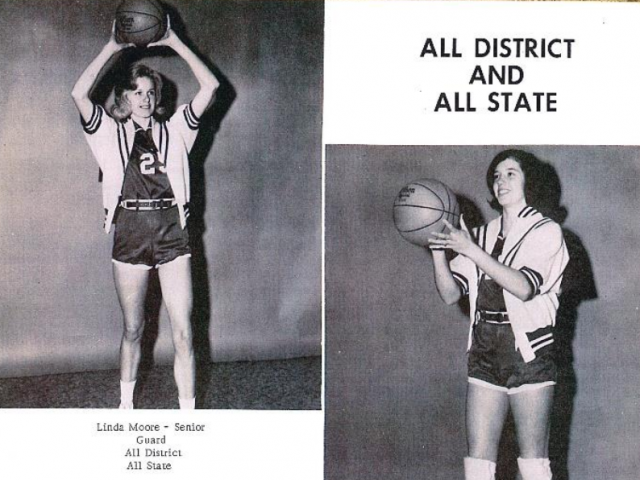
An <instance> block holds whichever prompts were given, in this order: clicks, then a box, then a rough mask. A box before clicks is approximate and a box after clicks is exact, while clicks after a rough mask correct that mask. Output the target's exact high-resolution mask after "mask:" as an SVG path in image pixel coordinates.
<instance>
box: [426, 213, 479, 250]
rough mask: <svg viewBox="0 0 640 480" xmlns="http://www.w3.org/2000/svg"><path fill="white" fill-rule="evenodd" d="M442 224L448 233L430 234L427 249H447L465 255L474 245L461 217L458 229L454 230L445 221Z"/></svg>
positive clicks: (461, 216)
mask: <svg viewBox="0 0 640 480" xmlns="http://www.w3.org/2000/svg"><path fill="white" fill-rule="evenodd" d="M444 224H445V225H446V227H447V228H448V229H449V233H440V232H431V235H432V237H431V238H430V239H429V248H431V249H432V250H442V249H449V250H453V251H454V252H457V253H459V254H461V255H466V253H468V252H469V250H470V249H471V248H473V246H474V245H475V244H474V243H473V239H472V238H471V234H470V233H469V229H468V228H467V225H466V223H465V222H464V218H463V215H460V229H457V228H455V227H454V226H453V225H451V223H449V222H448V221H446V220H444Z"/></svg>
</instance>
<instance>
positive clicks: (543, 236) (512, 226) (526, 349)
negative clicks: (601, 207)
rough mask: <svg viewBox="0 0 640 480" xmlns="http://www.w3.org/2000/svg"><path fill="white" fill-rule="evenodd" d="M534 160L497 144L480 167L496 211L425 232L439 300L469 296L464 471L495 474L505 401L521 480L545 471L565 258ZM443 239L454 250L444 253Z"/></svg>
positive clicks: (470, 477) (474, 478) (470, 479)
mask: <svg viewBox="0 0 640 480" xmlns="http://www.w3.org/2000/svg"><path fill="white" fill-rule="evenodd" d="M540 165H541V162H540V161H539V160H538V159H537V158H536V157H535V156H533V155H531V154H529V153H527V152H523V151H521V150H507V151H504V152H501V153H500V154H498V155H497V156H496V157H495V158H494V159H493V161H492V162H491V164H490V166H489V169H488V171H487V177H486V180H487V186H488V187H489V190H490V191H491V192H492V194H493V201H492V206H494V207H495V208H496V209H498V210H499V211H501V212H502V214H501V215H500V216H499V217H498V218H496V219H494V220H493V221H491V222H489V223H488V224H487V225H484V226H482V227H479V228H477V229H474V230H473V232H469V230H468V229H467V228H466V226H465V224H464V220H463V219H462V218H461V228H460V229H456V228H454V227H453V226H452V225H451V224H448V223H447V226H448V228H449V233H433V234H432V238H431V239H430V240H429V247H430V248H431V250H432V253H433V263H434V272H435V281H436V286H437V289H438V292H439V294H440V296H441V297H442V299H443V300H444V302H445V303H447V304H449V305H451V304H454V303H456V302H457V301H458V300H459V299H460V298H461V297H462V296H463V295H467V296H468V297H469V303H470V311H471V329H470V333H469V356H468V385H467V407H466V427H467V443H468V457H466V458H465V461H464V467H465V468H464V470H465V479H466V480H491V479H493V478H495V470H496V462H497V456H498V445H499V442H500V437H501V433H502V428H503V425H504V421H505V418H506V415H507V413H508V410H509V408H510V409H511V412H512V414H513V417H514V421H515V424H516V430H517V439H518V445H519V448H520V457H519V458H518V467H519V470H520V473H521V475H522V478H523V480H548V479H551V469H550V464H549V458H548V457H549V452H548V444H549V428H550V414H551V407H552V403H553V393H554V385H555V380H556V364H555V360H554V356H553V341H554V340H553V326H554V324H555V316H556V312H557V309H558V295H559V293H560V283H561V280H562V274H563V271H564V269H565V267H566V265H567V262H568V260H569V255H568V252H567V248H566V246H565V243H564V239H563V235H562V230H561V228H560V226H559V225H558V224H557V223H555V222H554V221H553V220H551V219H549V218H547V217H545V216H544V215H542V214H541V213H540V212H539V211H538V210H537V209H536V206H537V204H538V201H539V200H540V199H541V197H540V195H541V191H542V189H541V188H539V187H540V186H541V184H540V183H539V182H542V181H544V179H543V178H541V177H540V176H539V175H538V174H537V172H539V171H540V168H539V167H540ZM446 249H450V250H453V251H454V252H456V253H457V254H458V255H457V256H456V257H455V258H454V259H453V260H452V261H451V262H449V261H448V260H447V258H446V256H445V251H444V250H446Z"/></svg>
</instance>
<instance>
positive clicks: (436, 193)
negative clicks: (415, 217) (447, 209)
mask: <svg viewBox="0 0 640 480" xmlns="http://www.w3.org/2000/svg"><path fill="white" fill-rule="evenodd" d="M413 184H414V185H420V186H421V187H422V188H426V189H427V190H429V191H430V192H431V193H433V194H434V195H435V197H436V198H437V199H438V201H439V202H440V204H441V205H442V209H443V210H444V202H443V201H442V199H441V198H440V195H438V192H436V191H435V190H433V189H432V188H429V187H427V186H426V185H423V184H422V183H418V182H413ZM445 189H446V187H445Z"/></svg>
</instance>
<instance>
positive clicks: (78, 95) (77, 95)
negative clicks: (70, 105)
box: [71, 87, 89, 102]
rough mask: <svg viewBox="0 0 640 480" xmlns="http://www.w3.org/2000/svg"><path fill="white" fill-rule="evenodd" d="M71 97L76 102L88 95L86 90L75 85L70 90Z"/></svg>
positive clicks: (86, 97) (85, 98)
mask: <svg viewBox="0 0 640 480" xmlns="http://www.w3.org/2000/svg"><path fill="white" fill-rule="evenodd" d="M71 98H72V99H73V100H75V101H76V102H78V101H82V100H87V99H88V98H89V95H88V94H87V92H85V91H81V90H80V89H78V88H77V87H74V89H73V90H71Z"/></svg>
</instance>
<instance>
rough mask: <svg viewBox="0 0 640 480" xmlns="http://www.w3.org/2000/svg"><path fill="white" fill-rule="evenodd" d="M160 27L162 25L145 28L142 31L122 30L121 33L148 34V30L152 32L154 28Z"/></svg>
mask: <svg viewBox="0 0 640 480" xmlns="http://www.w3.org/2000/svg"><path fill="white" fill-rule="evenodd" d="M158 25H160V24H159V23H156V24H155V25H151V26H150V27H147V28H143V29H142V30H121V32H123V33H141V32H146V31H147V30H151V29H152V28H156V27H157V26H158Z"/></svg>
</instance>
